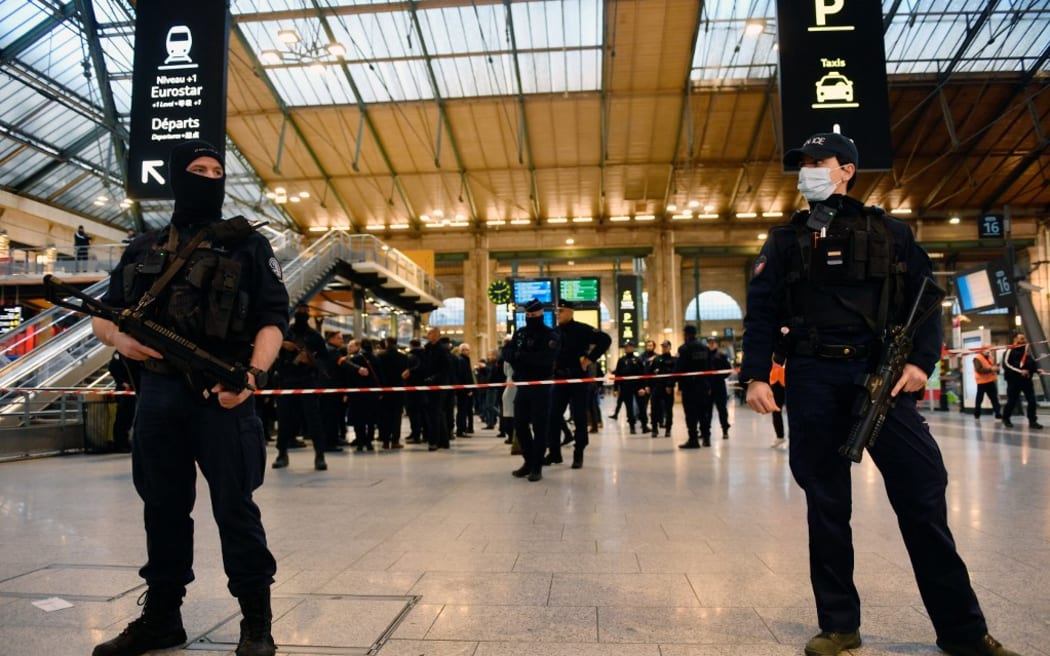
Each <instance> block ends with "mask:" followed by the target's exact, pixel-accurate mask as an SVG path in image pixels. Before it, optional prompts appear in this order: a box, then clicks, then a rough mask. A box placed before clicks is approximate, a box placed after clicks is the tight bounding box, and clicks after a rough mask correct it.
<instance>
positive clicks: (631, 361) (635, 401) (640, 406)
mask: <svg viewBox="0 0 1050 656" xmlns="http://www.w3.org/2000/svg"><path fill="white" fill-rule="evenodd" d="M623 351H624V352H623V355H621V356H620V359H619V360H617V361H616V368H615V369H614V370H613V375H615V376H616V377H617V379H619V378H620V377H622V376H642V375H644V374H645V363H644V362H642V359H641V358H640V357H639V356H638V354H637V353H635V352H634V342H632V341H631V340H627V341H626V342H624V344H623ZM613 391H614V392H616V393H617V394H619V395H620V398H621V399H623V403H624V407H626V408H627V425H628V426H629V427H630V430H631V435H634V433H635V430H634V424H635V422H639V421H640V422H641V424H642V432H643V433H647V432H649V418H648V414H647V413H646V412H645V403H646V401H647V400H648V399H647V398H646V393H647V392H648V388H646V386H645V383H643V382H642V381H641V380H637V379H636V380H616V382H614V383H613Z"/></svg>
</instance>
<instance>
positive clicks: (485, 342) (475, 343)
mask: <svg viewBox="0 0 1050 656" xmlns="http://www.w3.org/2000/svg"><path fill="white" fill-rule="evenodd" d="M490 259H491V258H490V257H489V249H488V237H487V236H486V235H484V234H477V235H474V248H473V250H471V252H470V255H469V256H468V257H467V259H466V260H465V261H464V262H463V341H464V342H467V343H469V344H470V345H471V347H473V349H474V352H475V353H481V354H483V353H487V352H488V349H489V348H490V344H492V341H491V340H492V338H491V337H490V333H491V326H492V324H493V323H495V321H494V319H495V317H494V312H493V311H492V309H491V307H490V306H491V305H492V304H491V303H489V300H488V296H487V290H488V286H489V281H490V280H491V275H492V274H491V267H490V264H489V261H490ZM490 314H491V315H493V318H492V319H490V318H489V316H490ZM472 357H481V356H480V355H473V356H472Z"/></svg>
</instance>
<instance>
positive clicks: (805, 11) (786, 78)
mask: <svg viewBox="0 0 1050 656" xmlns="http://www.w3.org/2000/svg"><path fill="white" fill-rule="evenodd" d="M777 34H778V36H777V38H778V49H779V54H780V67H779V69H780V105H781V114H782V116H783V121H784V131H783V134H784V148H785V150H786V149H790V148H796V147H798V146H801V145H802V143H803V142H804V141H805V140H806V139H808V138H809V137H810V136H812V135H814V134H816V133H818V132H832V127H833V126H834V125H838V126H839V127H840V131H841V132H842V134H844V135H846V136H847V137H849V138H851V139H853V141H854V143H856V144H857V150H858V151H859V152H860V163H859V164H860V166H859V168H861V169H877V170H888V169H890V168H892V166H893V151H892V149H891V146H890V103H889V93H888V91H887V88H886V48H885V44H884V43H883V34H882V3H880V2H876V1H875V0H802V1H800V0H777Z"/></svg>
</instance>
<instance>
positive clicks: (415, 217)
mask: <svg viewBox="0 0 1050 656" xmlns="http://www.w3.org/2000/svg"><path fill="white" fill-rule="evenodd" d="M313 6H314V10H315V11H316V15H317V19H318V21H320V23H321V27H322V28H323V29H324V33H325V36H327V37H328V42H329V43H335V42H336V41H337V39H336V38H335V32H333V31H332V26H331V24H329V22H328V17H327V16H326V15H325V9H326V8H325V7H322V6H321V4H320V3H319V2H318V1H317V0H313ZM339 67H340V68H341V69H342V70H343V77H345V78H346V83H347V84H349V85H350V90H351V91H353V92H354V98H355V100H356V101H357V111H359V112H361V118H362V119H364V123H365V126H366V127H367V128H368V132H369V134H371V135H372V138H373V139H375V142H376V148H377V149H378V150H379V155H380V157H382V158H383V163H384V164H386V168H387V171H389V172H390V177H391V179H392V180H393V182H394V188H395V189H397V194H398V196H400V197H401V202H402V203H403V204H404V206H405V211H406V212H408V217H409V222H410V223H411V224H412V225H413V226H414V227H415V229H416V230H420V229H421V228H422V224H421V223H420V221H419V214H418V213H417V212H416V210H415V208H414V207H412V201H410V200H409V199H408V194H407V193H405V187H404V185H403V184H401V177H400V176H399V175H398V173H397V170H396V169H394V163H393V161H391V159H390V154H389V153H388V152H387V149H386V146H385V145H384V144H383V139H382V137H380V135H379V129H378V128H376V125H375V121H373V120H372V116H371V114H369V113H368V103H366V102H365V99H364V96H363V95H361V90H360V89H359V88H358V86H357V82H356V81H354V76H353V74H352V73H351V72H350V66H349V65H348V64H347V63H346V60H345V59H340V60H339ZM357 139H358V141H360V140H361V135H360V134H358V135H357ZM390 200H393V199H390Z"/></svg>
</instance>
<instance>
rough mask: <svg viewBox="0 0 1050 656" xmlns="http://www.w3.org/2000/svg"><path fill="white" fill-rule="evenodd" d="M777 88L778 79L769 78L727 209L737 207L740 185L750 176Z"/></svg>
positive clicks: (749, 185) (749, 188) (749, 187)
mask: <svg viewBox="0 0 1050 656" xmlns="http://www.w3.org/2000/svg"><path fill="white" fill-rule="evenodd" d="M775 88H776V77H775V76H772V75H771V76H770V77H769V86H768V87H767V88H766V95H765V96H764V97H763V98H762V108H761V109H760V110H759V112H758V120H756V121H755V126H754V128H752V130H751V140H750V141H749V142H748V144H747V153H746V154H745V155H744V162H743V164H742V165H741V167H740V173H741V175H740V176H738V177H737V179H736V184H735V185H733V193H732V194H730V195H729V203H728V204H727V205H726V207H736V199H737V196H739V195H740V184H741V182H742V181H743V177H744V176H746V175H748V173H747V167H748V165H749V164H750V163H751V161H752V160H753V159H754V156H755V147H756V146H757V145H758V139H759V136H760V135H761V134H762V128H763V127H764V125H765V122H766V111H767V110H769V108H770V106H771V104H772V101H773V92H774V90H775ZM748 191H751V184H750V178H749V179H748ZM745 193H746V192H745Z"/></svg>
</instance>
